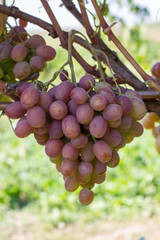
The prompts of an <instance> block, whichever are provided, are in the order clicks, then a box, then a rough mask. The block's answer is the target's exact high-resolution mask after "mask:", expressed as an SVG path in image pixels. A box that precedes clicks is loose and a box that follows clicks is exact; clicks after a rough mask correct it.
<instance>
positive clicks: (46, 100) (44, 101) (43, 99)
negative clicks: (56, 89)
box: [37, 91, 53, 112]
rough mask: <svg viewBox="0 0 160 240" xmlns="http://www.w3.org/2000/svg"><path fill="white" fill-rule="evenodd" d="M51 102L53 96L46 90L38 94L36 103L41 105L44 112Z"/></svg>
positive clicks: (47, 109)
mask: <svg viewBox="0 0 160 240" xmlns="http://www.w3.org/2000/svg"><path fill="white" fill-rule="evenodd" d="M52 102H53V98H52V96H51V95H50V94H49V93H48V92H45V91H43V92H41V93H40V94H39V100H38V103H37V104H38V105H39V106H41V107H42V108H43V109H44V110H45V111H46V112H48V111H49V108H50V105H51V104H52Z"/></svg>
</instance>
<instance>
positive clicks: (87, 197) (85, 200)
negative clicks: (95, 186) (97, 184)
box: [79, 188, 94, 206]
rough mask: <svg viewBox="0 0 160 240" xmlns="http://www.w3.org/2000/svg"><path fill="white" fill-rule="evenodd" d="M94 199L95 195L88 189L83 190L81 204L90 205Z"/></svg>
mask: <svg viewBox="0 0 160 240" xmlns="http://www.w3.org/2000/svg"><path fill="white" fill-rule="evenodd" d="M93 199H94V193H93V191H92V190H90V189H88V188H83V189H82V190H81V191H80V193H79V202H80V203H81V204H83V205H86V206H87V205H89V204H90V203H91V202H92V201H93Z"/></svg>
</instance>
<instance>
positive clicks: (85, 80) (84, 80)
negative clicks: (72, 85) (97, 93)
mask: <svg viewBox="0 0 160 240" xmlns="http://www.w3.org/2000/svg"><path fill="white" fill-rule="evenodd" d="M90 82H92V85H93V86H94V85H95V83H96V81H95V78H94V77H93V76H92V75H89V74H87V75H84V76H83V77H81V79H80V80H79V83H78V85H79V87H81V88H84V89H85V90H86V91H88V90H89V89H90V88H91V87H92V85H91V83H90Z"/></svg>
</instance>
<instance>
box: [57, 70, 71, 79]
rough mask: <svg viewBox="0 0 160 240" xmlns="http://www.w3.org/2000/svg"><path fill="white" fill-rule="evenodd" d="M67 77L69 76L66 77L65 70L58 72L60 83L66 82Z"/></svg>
mask: <svg viewBox="0 0 160 240" xmlns="http://www.w3.org/2000/svg"><path fill="white" fill-rule="evenodd" d="M68 76H69V75H68V72H67V70H65V69H63V70H62V71H61V72H60V75H59V77H60V79H61V81H67V80H68V79H67V77H68Z"/></svg>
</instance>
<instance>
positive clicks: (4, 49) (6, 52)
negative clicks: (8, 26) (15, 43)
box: [0, 42, 12, 62]
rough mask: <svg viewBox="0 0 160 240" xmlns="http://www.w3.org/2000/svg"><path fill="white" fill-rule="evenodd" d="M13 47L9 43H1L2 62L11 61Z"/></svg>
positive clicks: (0, 59) (0, 56) (0, 55)
mask: <svg viewBox="0 0 160 240" xmlns="http://www.w3.org/2000/svg"><path fill="white" fill-rule="evenodd" d="M11 51H12V45H11V44H10V43H9V42H1V44H0V61H1V62H5V61H7V60H9V59H10V56H11Z"/></svg>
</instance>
